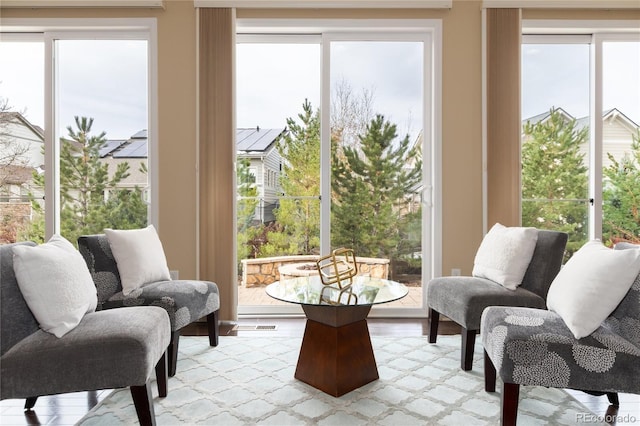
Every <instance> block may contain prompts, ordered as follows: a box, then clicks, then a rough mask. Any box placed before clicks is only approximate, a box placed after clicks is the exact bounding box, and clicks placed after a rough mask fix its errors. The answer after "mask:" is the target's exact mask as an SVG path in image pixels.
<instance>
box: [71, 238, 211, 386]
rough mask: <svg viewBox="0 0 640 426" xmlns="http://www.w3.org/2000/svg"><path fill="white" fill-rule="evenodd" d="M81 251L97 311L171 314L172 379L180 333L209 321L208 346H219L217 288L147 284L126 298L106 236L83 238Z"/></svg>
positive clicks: (198, 284) (169, 350)
mask: <svg viewBox="0 0 640 426" xmlns="http://www.w3.org/2000/svg"><path fill="white" fill-rule="evenodd" d="M78 249H79V251H80V253H81V254H82V256H83V257H84V260H85V261H86V262H87V266H88V267H89V271H90V272H91V275H92V277H93V281H94V283H95V285H96V287H97V289H98V307H97V310H102V309H112V308H122V307H126V306H160V307H162V308H164V309H165V310H166V311H167V313H168V314H169V320H170V321H171V342H170V343H169V347H168V348H167V355H168V358H169V359H168V362H169V376H174V375H175V374H176V367H177V361H178V341H179V338H180V330H181V329H182V328H183V327H185V326H186V325H188V324H191V323H192V322H194V321H197V320H198V319H200V318H203V317H205V316H206V317H207V327H208V332H209V344H210V345H211V346H217V345H218V310H219V309H220V296H219V293H218V286H217V285H216V284H215V283H214V282H211V281H196V280H171V281H159V282H155V283H151V284H147V285H145V286H143V287H141V288H140V289H137V290H135V291H133V292H132V293H130V294H129V295H127V296H125V295H124V294H123V293H122V284H121V282H120V274H119V273H118V266H117V264H116V260H115V258H114V256H113V253H112V251H111V248H110V245H109V240H108V239H107V236H106V235H104V234H100V235H83V236H81V237H79V238H78Z"/></svg>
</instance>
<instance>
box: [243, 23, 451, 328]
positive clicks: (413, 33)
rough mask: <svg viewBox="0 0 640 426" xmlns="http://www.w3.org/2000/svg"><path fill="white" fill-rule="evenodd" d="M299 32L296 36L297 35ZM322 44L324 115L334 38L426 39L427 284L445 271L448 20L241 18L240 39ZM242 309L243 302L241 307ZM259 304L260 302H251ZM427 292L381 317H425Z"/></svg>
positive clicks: (325, 135)
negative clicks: (444, 101) (444, 31)
mask: <svg viewBox="0 0 640 426" xmlns="http://www.w3.org/2000/svg"><path fill="white" fill-rule="evenodd" d="M292 35H295V37H291V36H292ZM296 38H297V39H298V40H299V41H298V42H300V43H315V42H317V43H320V44H321V55H322V58H321V77H320V78H321V84H320V87H321V94H320V99H321V106H320V107H321V116H324V117H330V102H329V101H328V100H329V99H330V90H331V89H330V67H329V63H328V62H329V57H330V55H329V53H330V50H329V49H330V47H329V45H330V43H331V42H332V41H356V40H357V41H421V42H423V43H425V48H424V52H425V55H424V58H423V61H424V64H423V66H424V74H425V76H424V89H423V111H424V112H423V115H424V119H423V134H424V135H425V137H424V138H423V153H424V156H425V157H427V156H428V157H429V158H431V159H432V161H430V162H425V163H424V164H423V176H424V178H423V179H425V181H426V185H424V189H423V191H422V193H421V198H422V203H423V205H424V206H425V207H426V208H425V213H423V220H424V221H425V222H426V223H425V225H428V226H423V227H422V232H423V235H422V241H423V244H428V245H429V251H430V257H429V259H428V262H423V278H422V279H423V290H424V288H425V287H424V283H425V282H428V280H429V279H431V278H433V277H436V276H440V275H441V273H442V272H441V271H442V254H441V253H442V194H441V188H442V173H441V167H442V147H441V145H442V20H440V19H406V20H400V19H362V20H354V19H257V18H240V19H237V21H236V42H237V43H242V42H250V43H257V42H265V43H269V42H283V41H286V42H288V43H293V42H295V41H294V40H295V39H296ZM329 127H330V123H329V120H322V122H321V148H320V149H321V159H324V160H321V165H320V168H321V171H320V173H321V175H320V176H321V183H320V187H321V198H322V199H325V200H327V199H331V182H330V175H331V174H330V164H329V162H328V161H326V160H327V159H329V158H330V155H329V153H330V149H331V144H330V141H329V135H330V128H329ZM330 208H331V206H330V203H322V204H321V214H320V215H321V219H320V220H321V224H320V234H321V235H320V241H321V247H320V252H321V253H326V252H328V251H329V250H330V229H331V228H330V224H329V220H330V219H329V218H330ZM240 308H241V307H240ZM251 308H255V307H251ZM296 308H298V307H286V306H285V307H283V308H282V311H283V312H287V313H293V312H294V310H295V312H296V313H297V312H298V311H299V309H296ZM426 309H427V304H426V291H423V294H422V307H421V308H386V309H380V308H378V309H376V308H375V307H374V308H373V310H372V314H373V315H375V316H390V317H396V316H404V317H423V316H424V315H425V314H426ZM239 313H241V314H265V313H267V314H268V313H273V312H272V311H269V310H268V309H265V308H259V309H257V310H256V309H252V310H251V311H248V310H245V309H239Z"/></svg>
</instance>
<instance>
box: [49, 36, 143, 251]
mask: <svg viewBox="0 0 640 426" xmlns="http://www.w3.org/2000/svg"><path fill="white" fill-rule="evenodd" d="M55 49H56V58H57V61H56V65H57V68H56V70H55V75H56V100H57V108H56V114H55V118H56V123H55V124H56V141H57V142H59V143H60V163H59V176H60V205H61V206H60V226H61V234H62V235H63V236H64V237H65V238H67V239H68V240H69V241H72V242H74V243H75V241H76V240H77V238H78V236H80V235H83V234H94V233H101V232H102V231H103V230H104V228H114V229H132V228H140V227H144V226H146V225H147V210H148V205H147V194H148V189H149V188H148V186H149V183H148V162H147V153H148V139H147V136H148V135H147V125H148V124H147V123H148V113H147V111H148V105H147V99H148V93H147V92H148V90H147V87H148V84H147V78H148V72H147V69H148V68H147V41H146V40H59V41H56V44H55Z"/></svg>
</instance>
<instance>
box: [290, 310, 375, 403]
mask: <svg viewBox="0 0 640 426" xmlns="http://www.w3.org/2000/svg"><path fill="white" fill-rule="evenodd" d="M302 309H303V310H304V312H305V314H306V316H307V324H306V327H305V330H304V337H303V339H302V347H301V348H300V356H299V358H298V365H297V367H296V373H295V378H296V379H298V380H300V381H302V382H305V383H307V384H308V385H311V386H313V387H314V388H316V389H319V390H321V391H323V392H325V393H327V394H329V395H332V396H336V397H338V396H342V395H344V394H346V393H348V392H351V391H352V390H354V389H357V388H359V387H361V386H364V385H366V384H367V383H370V382H372V381H374V380H377V379H378V368H377V366H376V360H375V357H374V355H373V347H372V346H371V338H370V336H369V328H368V327H367V320H366V318H367V315H368V314H369V311H370V310H371V305H346V306H332V305H302Z"/></svg>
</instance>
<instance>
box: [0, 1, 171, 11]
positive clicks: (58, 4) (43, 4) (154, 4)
mask: <svg viewBox="0 0 640 426" xmlns="http://www.w3.org/2000/svg"><path fill="white" fill-rule="evenodd" d="M2 7H12V8H18V7H20V8H25V7H27V8H33V7H38V8H67V7H127V8H135V7H140V8H149V7H151V8H161V9H164V0H3V1H2Z"/></svg>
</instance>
